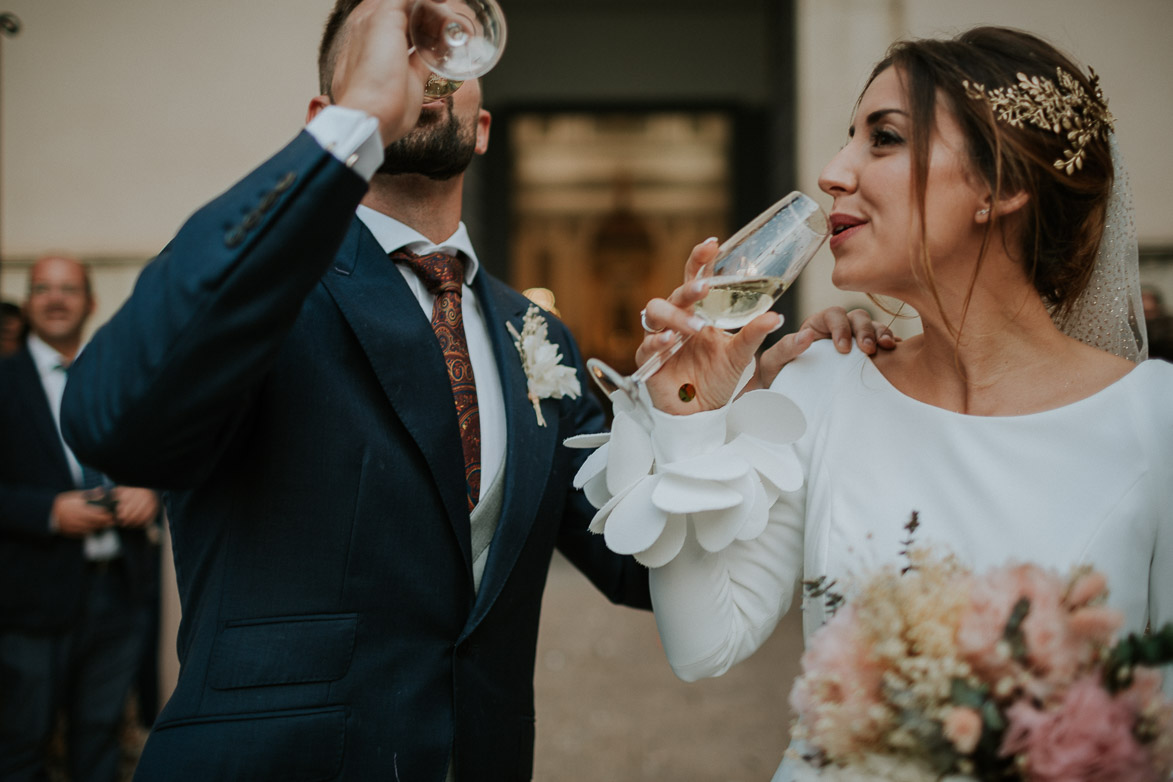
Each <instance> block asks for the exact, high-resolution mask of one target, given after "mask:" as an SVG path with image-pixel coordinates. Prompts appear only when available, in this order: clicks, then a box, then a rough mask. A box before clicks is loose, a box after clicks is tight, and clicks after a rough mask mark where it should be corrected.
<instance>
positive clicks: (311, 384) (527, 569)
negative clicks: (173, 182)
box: [63, 133, 650, 782]
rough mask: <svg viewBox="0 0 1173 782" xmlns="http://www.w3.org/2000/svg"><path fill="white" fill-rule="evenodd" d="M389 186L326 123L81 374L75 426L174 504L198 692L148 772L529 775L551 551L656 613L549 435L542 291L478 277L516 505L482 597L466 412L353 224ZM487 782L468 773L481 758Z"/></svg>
mask: <svg viewBox="0 0 1173 782" xmlns="http://www.w3.org/2000/svg"><path fill="white" fill-rule="evenodd" d="M365 189H366V185H365V183H364V182H363V181H362V180H361V179H360V178H359V177H357V176H356V175H355V174H354V173H353V172H351V171H350V170H349V169H347V168H346V167H344V166H342V165H341V164H339V163H338V161H336V160H335V159H334V158H333V157H332V156H331V155H329V154H328V153H326V152H324V151H323V150H322V149H321V148H320V146H319V145H318V144H317V143H316V142H314V141H313V139H312V138H310V137H309V136H308V135H307V134H305V133H302V134H301V135H300V136H298V138H296V139H295V140H294V141H293V142H292V143H291V144H290V145H289V146H287V147H286V148H285V149H284V150H282V151H281V152H280V153H278V154H277V155H276V156H275V157H274V158H272V159H271V160H269V161H268V162H266V163H265V164H263V165H262V166H261V167H260V168H259V169H258V170H256V171H255V172H253V173H252V174H250V175H249V176H248V177H246V178H245V179H244V180H243V181H241V182H240V183H239V184H237V185H236V186H235V187H233V188H232V189H231V190H229V191H228V192H227V193H226V194H224V195H223V196H221V197H220V198H219V199H217V200H216V201H213V202H212V203H211V204H209V205H208V206H206V207H204V208H203V209H202V210H200V211H199V212H197V213H196V214H195V215H194V216H193V217H192V218H191V219H190V220H189V221H188V222H187V223H186V224H185V226H184V227H183V228H182V229H181V230H180V232H179V234H178V235H177V236H176V237H175V239H174V240H173V241H172V242H171V244H170V245H169V246H168V247H167V248H166V249H165V250H164V252H163V253H162V254H161V255H160V257H159V258H157V259H156V260H155V261H154V262H152V263H151V264H150V265H149V266H148V267H147V268H146V269H145V270H144V271H143V274H142V275H141V277H140V279H139V282H138V284H137V286H136V289H135V292H134V294H133V295H132V297H131V299H130V300H129V301H128V303H127V304H126V305H125V306H124V307H123V308H122V310H121V311H120V312H119V313H118V314H117V315H116V316H115V317H114V318H113V319H112V320H111V321H110V323H108V324H107V325H106V326H105V327H104V328H103V329H101V330H100V332H99V333H98V334H97V335H96V336H95V338H94V340H93V341H92V342H91V343H90V345H89V347H88V348H87V349H86V351H85V352H84V355H83V358H82V359H81V360H79V361H78V362H77V365H76V367H75V369H74V370H72V371H71V378H70V383H69V386H68V387H67V390H66V399H65V404H64V408H65V410H64V413H63V420H64V429H65V431H66V436H67V438H68V439H69V442H70V443H71V444H72V445H73V446H74V447H75V448H76V449H77V452H78V453H79V454H81V455H82V456H84V457H85V458H88V459H90V460H92V461H93V462H94V463H96V464H98V465H99V466H101V467H102V468H103V469H105V470H107V471H108V472H109V473H110V474H111V475H113V476H116V477H119V478H122V479H126V480H134V481H138V482H140V483H148V484H152V485H162V486H165V487H167V488H169V489H170V491H169V492H168V495H167V505H168V511H169V514H170V520H171V526H172V531H173V536H174V537H173V539H174V552H175V565H176V571H177V576H178V580H179V590H180V597H181V601H182V607H183V621H182V625H181V627H180V632H179V654H180V660H181V672H180V676H179V683H178V687H177V689H176V691H175V693H174V695H173V697H172V698H171V700H170V702H169V703H168V704H167V706H166V707H165V709H164V710H163V713H162V715H161V716H160V717H159V720H158V722H157V723H156V726H155V730H154V732H153V734H152V736H151V738H150V740H149V741H148V743H147V747H146V750H145V752H144V754H143V757H142V760H141V763H140V767H139V776H140V778H144V779H167V780H185V779H191V780H208V779H250V780H262V779H273V780H283V781H285V782H288V781H289V780H318V779H336V778H343V779H355V780H367V779H403V780H435V781H436V782H439V780H442V779H443V777H444V773H445V770H446V767H447V764H448V762H449V758H450V757H451V758H453V760H454V762H455V764H456V768H457V773H458V776H463V778H479V779H501V780H522V779H529V778H530V776H531V772H532V752H533V731H534V711H533V665H534V649H535V644H536V640H537V630H538V614H539V610H540V605H541V596H542V590H543V588H544V585H545V580H546V573H547V570H548V567H549V564H550V557H551V554H552V552H553V550H554V548H555V547H558V548H559V549H560V550H561V551H563V552H564V553H565V554H566V555H567V557H568V558H569V559H570V560H571V561H573V562H574V563H575V564H576V565H577V566H578V567H579V568H580V569H581V570H583V572H584V573H586V574H587V575H588V577H590V578H591V580H592V581H594V583H595V584H596V585H598V586H599V588H600V589H602V591H603V592H604V593H606V594H607V595H608V596H609V597H610V598H611V599H612V600H615V601H618V602H625V603H628V604H633V605H637V606H641V607H648V606H649V605H650V600H649V596H648V587H647V574H646V571H644V570H642V568H640V567H639V566H638V565H637V564H636V563H634V561H632V560H630V559H626V558H620V557H617V556H614V555H612V554H610V553H609V552H608V551H607V550H606V549H605V547H604V546H603V544H602V540H601V538H599V537H598V536H594V535H591V534H590V533H588V532H587V529H586V527H587V524H588V522H589V519H590V517H591V515H592V513H593V509H592V508H590V506H589V504H588V503H587V502H586V501H585V498H583V497H582V496H581V494H580V493H578V492H575V491H573V490H572V488H571V485H570V484H571V479H572V477H573V475H574V473H575V471H576V469H577V467H578V464H579V463H580V460H581V457H580V456H579V455H578V454H579V453H581V452H573V451H570V450H568V449H566V448H564V447H562V445H561V443H562V440H563V439H564V438H566V437H568V436H570V435H572V434H575V433H581V432H591V431H600V430H601V429H602V428H603V426H604V422H603V417H602V415H601V412H600V409H599V407H598V405H597V404H596V403H595V402H594V401H593V400H592V399H591V397H590V394H589V393H585V392H587V391H588V389H587V382H588V380H587V377H586V374H585V372H584V371H583V368H582V362H581V359H580V356H579V353H578V350H577V348H576V346H575V345H574V342H573V341H572V339H571V337H570V335H569V333H568V332H567V330H566V329H565V327H564V326H562V324H561V323H559V322H558V321H557V320H556V319H553V318H551V319H550V338H551V340H552V341H554V342H556V343H557V344H558V346H559V347H560V348H561V351H562V354H563V356H565V357H566V360H567V361H568V362H571V363H572V364H573V365H574V366H576V367H577V369H578V371H579V378H580V382H581V384H582V387H583V391H584V394H583V396H581V397H580V398H579V399H577V400H570V399H563V400H553V399H548V400H545V401H543V402H542V403H541V404H542V411H543V414H544V416H545V419H546V421H547V424H548V426H546V427H545V428H542V427H539V426H538V424H537V420H536V416H535V414H534V410H533V407H532V405H531V403H530V402H529V400H528V399H527V397H526V378H525V375H524V373H523V371H522V367H521V364H520V360H519V357H518V355H517V351H516V349H515V348H514V346H513V344H512V341H511V339H510V337H509V335H508V333H507V331H506V328H505V324H506V323H507V322H508V323H512V324H513V325H514V326H515V328H517V329H518V330H520V329H521V326H522V316H523V314H524V312H525V310H526V308H527V305H528V302H527V300H526V299H524V298H523V297H522V296H520V295H519V294H518V293H516V292H514V291H512V290H510V289H509V288H508V287H506V286H505V285H503V284H502V283H500V282H499V281H497V280H495V279H493V278H492V277H491V276H490V275H489V274H488V273H486V272H485V270H484V269H483V268H482V269H481V270H480V272H479V273H478V275H477V277H476V280H475V284H474V289H475V290H476V293H477V297H478V299H479V301H480V302H481V304H482V306H483V308H484V312H485V315H486V320H487V322H488V325H489V331H490V334H491V338H492V341H493V344H494V351H495V358H496V361H497V365H498V367H499V369H500V373H501V379H502V384H503V393H504V398H505V405H506V410H507V427H508V451H507V456H506V464H505V470H506V476H507V477H506V484H505V500H504V508H503V510H502V514H501V521H500V526H499V527H498V530H497V533H496V536H495V538H494V540H493V543H492V547H491V548H490V553H489V558H488V562H487V564H486V568H485V573H484V578H483V581H482V583H481V587H480V590H479V593H474V590H473V580H472V570H471V554H470V542H469V520H468V510H467V506H466V501H465V498H464V467H463V458H462V455H461V446H460V438H459V434H458V431H457V424H456V414H455V407H454V404H453V400H452V393H451V388H450V385H449V381H448V376H447V373H446V370H445V368H444V363H443V360H442V356H441V353H440V349H439V347H438V344H437V341H436V339H435V336H434V335H433V333H432V330H431V326H430V323H429V321H428V318H427V317H426V316H425V315H424V313H423V311H422V310H421V309H420V307H419V304H418V303H417V302H416V300H415V298H414V297H413V296H412V294H411V292H410V291H409V289H408V286H407V285H406V283H405V282H404V280H403V278H402V276H401V275H400V273H399V271H398V270H397V269H396V268H395V267H394V265H393V264H392V263H391V262H390V261H389V259H388V258H387V257H386V255H385V254H384V253H383V251H382V250H381V249H380V247H379V245H378V243H377V242H376V241H375V240H374V238H373V237H372V236H371V235H370V233H369V232H368V231H367V230H366V228H365V227H364V226H363V225H362V224H361V223H360V222H359V221H357V220H356V219H355V218H354V210H355V207H356V206H357V204H358V202H359V200H360V199H361V197H362V196H363V194H364V192H365ZM462 770H463V771H462Z"/></svg>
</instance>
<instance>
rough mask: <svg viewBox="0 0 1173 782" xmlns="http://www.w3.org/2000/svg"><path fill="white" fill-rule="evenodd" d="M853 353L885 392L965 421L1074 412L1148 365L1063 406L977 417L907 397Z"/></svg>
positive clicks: (869, 362)
mask: <svg viewBox="0 0 1173 782" xmlns="http://www.w3.org/2000/svg"><path fill="white" fill-rule="evenodd" d="M853 352H856V353H858V354H859V355H860V357H861V360H862V363H863V366H864V371H865V372H867V373H868V374H869V375H870V376H871V377H873V378H875V379H876V380H878V382H879V383H880V384H881V385H882V386H883V388H884V389H886V390H887V391H889V392H890V393H892V394H895V395H896V396H898V397H900V398H901V399H903V400H905V401H906V402H907V403H908V404H911V405H913V406H916V407H920V408H924V409H925V410H932V411H936V412H938V413H940V414H942V415H946V416H956V417H958V418H964V419H967V420H983V421H1005V420H1023V419H1027V418H1035V417H1040V416H1048V415H1056V414H1062V413H1064V412H1069V411H1072V410H1076V409H1077V408H1079V407H1081V406H1083V405H1088V404H1092V403H1094V402H1095V401H1096V400H1098V399H1099V398H1101V397H1103V396H1106V395H1108V394H1112V393H1115V390H1116V389H1118V388H1122V387H1123V386H1124V384H1125V383H1127V382H1128V380H1129V378H1131V377H1132V376H1133V375H1135V374H1137V371H1138V370H1139V369H1140V368H1141V367H1142V366H1144V365H1145V364H1146V363H1148V362H1144V361H1142V362H1140V363H1138V364H1137V365H1136V366H1134V367H1133V368H1132V369H1130V370H1129V371H1128V372H1125V373H1124V374H1123V375H1121V376H1120V377H1118V378H1116V379H1115V380H1113V381H1112V382H1110V383H1108V384H1107V385H1105V386H1103V387H1102V388H1100V389H1098V390H1096V391H1093V392H1092V393H1090V394H1088V395H1087V396H1084V397H1081V398H1079V399H1075V400H1073V401H1071V402H1067V403H1065V404H1061V405H1057V406H1055V407H1048V408H1045V409H1042V410H1032V411H1030V412H1027V413H1015V414H1008V415H978V414H974V413H962V412H958V411H956V410H950V409H949V408H946V407H939V406H937V405H934V404H930V403H928V402H923V401H921V400H920V399H917V398H916V397H913V396H909V395H908V394H906V393H905V392H904V391H901V390H900V389H899V388H897V387H896V385H895V384H893V383H892V381H891V380H889V379H888V377H887V376H886V375H885V374H884V373H883V372H882V371H880V368H879V367H877V366H876V364H875V362H874V361H873V360H872V357H871V356H868V355H866V354H864V353H863V352H861V351H858V349H854V350H853Z"/></svg>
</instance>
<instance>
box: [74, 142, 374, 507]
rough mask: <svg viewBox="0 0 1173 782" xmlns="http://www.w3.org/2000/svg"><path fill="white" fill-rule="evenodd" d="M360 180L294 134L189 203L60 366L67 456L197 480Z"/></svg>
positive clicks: (109, 468) (274, 348)
mask: <svg viewBox="0 0 1173 782" xmlns="http://www.w3.org/2000/svg"><path fill="white" fill-rule="evenodd" d="M366 188H367V185H366V182H365V181H364V180H363V178H362V177H360V176H358V175H357V174H355V173H354V172H353V171H350V170H348V169H347V168H346V166H345V165H343V164H342V163H340V162H339V161H338V160H336V159H335V158H334V157H333V156H332V155H331V154H330V153H329V152H327V151H326V150H325V149H323V147H322V146H321V145H320V144H319V143H318V142H317V141H316V140H315V139H314V138H313V137H311V136H310V135H309V134H308V133H304V132H303V133H301V134H300V135H299V136H298V137H297V138H295V139H294V140H293V141H292V142H291V143H290V144H289V145H288V146H287V147H285V148H284V149H282V150H281V151H280V152H279V153H277V154H276V155H275V156H274V157H272V158H271V159H270V160H268V161H266V162H265V163H264V164H262V165H261V166H260V167H259V168H257V169H256V170H255V171H253V172H252V173H250V174H249V175H248V176H246V177H245V178H244V179H243V180H241V181H240V182H239V183H238V184H236V185H235V186H234V187H232V188H231V189H230V190H228V191H227V192H226V193H224V194H223V195H221V196H220V197H219V198H217V199H216V200H214V201H212V202H211V203H209V204H208V205H207V206H205V207H203V208H202V209H200V210H199V211H198V212H196V213H195V214H194V215H193V216H192V217H191V218H190V219H189V220H188V221H187V223H186V224H184V226H183V227H182V229H181V230H180V231H179V233H178V234H177V235H176V236H175V238H174V239H173V240H172V241H171V243H170V244H169V245H168V246H167V248H166V249H165V250H164V251H163V252H162V253H161V254H160V255H159V256H158V257H157V258H156V259H155V260H154V261H152V262H151V263H150V264H149V265H148V266H147V267H146V269H144V271H143V273H142V275H141V276H140V278H139V280H138V282H137V284H136V285H135V290H134V292H133V294H132V295H131V297H130V299H129V300H128V301H127V302H126V304H125V305H124V306H123V307H122V308H121V310H120V311H119V312H118V313H117V314H116V315H115V316H114V317H113V318H112V319H111V320H110V322H108V323H107V324H106V325H105V326H104V327H102V328H101V329H100V330H99V331H98V333H97V334H96V335H95V336H94V338H93V340H92V341H91V342H90V344H89V345H88V346H87V347H86V348H85V350H84V351H83V352H82V355H81V356H80V357H79V358H78V360H77V362H75V365H74V367H73V368H71V370H70V379H69V384H68V386H67V388H66V393H65V399H64V402H63V404H62V421H61V423H62V430H63V432H64V435H65V437H66V439H67V440H68V441H69V443H70V446H71V447H72V448H73V449H74V451H75V453H77V455H78V457H79V458H80V459H81V460H82V461H83V462H86V463H89V464H94V465H97V466H99V467H101V468H102V469H103V470H105V471H106V472H108V473H109V474H111V475H112V476H114V477H116V479H118V480H123V481H129V482H132V483H135V484H138V485H152V486H160V487H168V488H171V487H178V486H181V485H183V484H185V483H187V482H189V481H191V480H196V479H198V478H199V476H200V475H201V474H202V473H203V471H204V470H205V469H207V468H208V467H210V466H211V465H212V463H214V461H215V459H216V457H217V456H218V454H219V451H220V449H221V448H222V447H223V446H224V444H225V443H226V442H227V440H228V439H229V437H230V435H231V432H232V431H233V429H234V427H235V425H236V423H237V422H238V421H239V419H240V417H241V414H242V412H243V411H244V410H245V409H247V406H248V399H249V397H250V396H251V393H252V390H253V389H254V388H255V387H256V385H257V383H258V382H259V381H260V379H261V378H262V377H263V376H264V374H265V372H266V371H267V370H268V368H269V367H270V366H271V364H272V362H273V360H274V358H275V356H276V355H277V352H278V350H279V347H280V344H281V342H282V340H283V338H284V337H285V336H286V334H287V333H288V332H289V330H290V328H292V325H293V322H294V320H295V318H296V317H297V314H298V312H299V311H300V308H301V305H302V302H303V301H304V299H305V297H306V296H307V295H308V293H309V291H310V290H311V289H312V288H313V286H314V285H315V284H316V283H317V281H318V279H319V278H320V277H321V275H322V273H323V272H324V271H325V269H326V268H327V266H328V265H329V264H330V263H331V261H332V260H333V258H334V254H335V252H336V250H337V248H338V246H339V244H340V243H341V241H342V239H343V237H344V236H345V233H346V230H347V227H348V226H349V224H350V221H351V219H352V218H353V216H354V210H355V207H356V206H357V205H358V203H359V201H360V199H361V198H362V196H363V194H364V193H365V192H366Z"/></svg>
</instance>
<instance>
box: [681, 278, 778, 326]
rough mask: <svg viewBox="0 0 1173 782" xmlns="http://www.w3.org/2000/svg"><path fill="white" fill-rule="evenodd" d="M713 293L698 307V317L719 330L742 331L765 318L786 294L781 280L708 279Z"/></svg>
mask: <svg viewBox="0 0 1173 782" xmlns="http://www.w3.org/2000/svg"><path fill="white" fill-rule="evenodd" d="M708 283H709V292H708V294H706V295H705V297H704V298H703V299H701V301H700V303H698V304H697V305H696V311H697V314H699V315H700V316H701V317H702V318H704V319H705V320H706V321H708V322H709V323H711V324H712V325H713V326H715V327H716V328H719V329H725V330H726V331H730V330H732V329H739V328H741V327H742V326H744V325H746V324H747V323H749V322H750V321H751V320H753V319H754V318H756V317H757V316H758V315H761V314H762V313H763V312H765V311H766V310H768V309H770V307H772V306H774V302H775V301H777V300H778V297H780V296H781V295H782V294H783V293H785V292H786V287H787V285H786V282H785V281H784V280H783V279H782V278H781V277H738V276H737V275H735V274H723V275H721V276H719V277H710V278H708Z"/></svg>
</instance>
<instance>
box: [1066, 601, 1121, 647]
mask: <svg viewBox="0 0 1173 782" xmlns="http://www.w3.org/2000/svg"><path fill="white" fill-rule="evenodd" d="M1123 624H1124V614H1122V613H1120V612H1119V611H1116V610H1113V609H1111V608H1105V607H1104V606H1088V607H1087V608H1080V609H1078V610H1076V611H1073V612H1072V614H1071V617H1070V619H1068V621H1067V627H1068V629H1069V630H1070V631H1071V632H1072V634H1073V635H1075V636H1076V637H1077V638H1079V639H1081V640H1083V641H1087V642H1088V643H1091V644H1093V645H1096V646H1110V645H1111V644H1112V640H1113V639H1114V638H1115V637H1116V631H1117V630H1119V629H1120V626H1121V625H1123Z"/></svg>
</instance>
